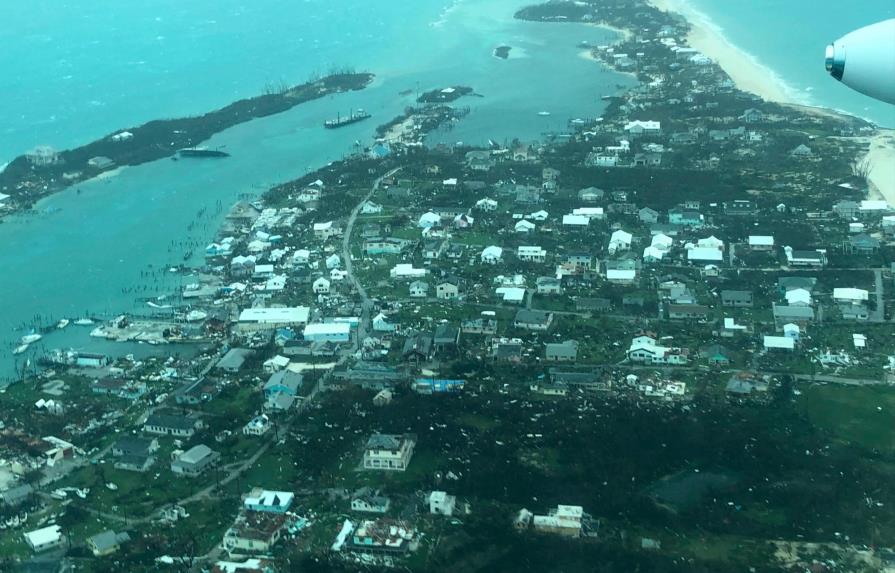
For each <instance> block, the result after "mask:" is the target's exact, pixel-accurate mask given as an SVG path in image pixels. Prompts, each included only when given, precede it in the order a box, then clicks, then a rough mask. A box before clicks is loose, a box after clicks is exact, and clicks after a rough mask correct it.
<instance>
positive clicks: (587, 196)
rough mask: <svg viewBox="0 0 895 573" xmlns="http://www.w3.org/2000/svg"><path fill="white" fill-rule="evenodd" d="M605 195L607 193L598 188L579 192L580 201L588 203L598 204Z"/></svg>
mask: <svg viewBox="0 0 895 573" xmlns="http://www.w3.org/2000/svg"><path fill="white" fill-rule="evenodd" d="M605 194H606V192H605V191H603V190H602V189H599V188H597V187H585V188H584V189H582V190H580V191H578V199H580V200H581V201H584V202H586V203H596V202H597V201H602V200H603V196H604V195H605Z"/></svg>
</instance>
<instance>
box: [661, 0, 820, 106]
mask: <svg viewBox="0 0 895 573" xmlns="http://www.w3.org/2000/svg"><path fill="white" fill-rule="evenodd" d="M647 2H648V3H649V4H650V5H651V6H653V7H654V8H656V9H657V10H661V11H663V12H673V13H675V14H678V15H680V16H681V17H682V18H683V19H684V20H686V21H687V23H688V24H689V25H690V32H689V33H688V34H687V43H688V44H689V45H690V47H692V48H695V49H697V50H699V51H700V52H702V53H703V54H704V55H705V56H707V57H709V58H711V59H712V60H714V61H715V63H716V64H718V65H719V66H720V67H721V69H723V70H724V72H725V73H726V74H727V75H728V76H730V79H731V80H732V81H733V82H734V83H735V84H736V86H737V88H739V89H741V90H743V91H745V92H749V93H752V94H755V95H757V96H759V97H761V98H762V99H764V100H766V101H770V102H774V103H779V104H788V105H789V104H794V105H799V106H805V107H810V106H806V105H805V103H804V102H800V101H798V100H797V99H796V98H795V97H794V96H793V95H792V90H791V89H790V88H789V87H788V86H786V84H785V83H783V81H782V80H781V79H780V78H779V76H777V74H776V73H775V72H774V71H773V70H771V69H770V68H768V67H767V66H765V65H763V64H761V63H760V62H759V61H758V60H757V59H756V58H755V57H754V56H753V55H751V54H749V53H747V52H746V51H744V50H743V49H741V48H739V47H737V46H735V45H734V44H732V43H731V42H730V41H729V40H728V39H727V38H726V37H725V36H724V35H723V34H722V33H721V32H720V31H718V30H716V29H714V28H713V27H712V26H711V25H710V24H709V22H708V21H707V20H706V16H705V14H703V13H701V12H699V11H697V10H696V9H695V8H693V7H692V6H690V5H689V4H688V3H687V2H685V1H682V0H647Z"/></svg>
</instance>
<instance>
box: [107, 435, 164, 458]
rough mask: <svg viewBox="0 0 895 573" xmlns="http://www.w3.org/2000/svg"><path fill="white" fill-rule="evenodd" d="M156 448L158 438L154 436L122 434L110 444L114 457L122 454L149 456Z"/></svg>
mask: <svg viewBox="0 0 895 573" xmlns="http://www.w3.org/2000/svg"><path fill="white" fill-rule="evenodd" d="M156 450H158V440H157V439H155V438H141V437H140V436H123V437H121V438H118V440H117V441H116V442H115V443H114V444H113V445H112V455H113V456H115V457H116V458H120V457H122V456H150V455H152V454H153V453H155V451H156Z"/></svg>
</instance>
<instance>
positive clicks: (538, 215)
mask: <svg viewBox="0 0 895 573" xmlns="http://www.w3.org/2000/svg"><path fill="white" fill-rule="evenodd" d="M549 216H550V213H548V212H547V211H544V210H543V209H541V210H540V211H535V212H534V213H532V214H530V215H529V216H528V218H529V219H531V220H532V221H546V220H547V217H549Z"/></svg>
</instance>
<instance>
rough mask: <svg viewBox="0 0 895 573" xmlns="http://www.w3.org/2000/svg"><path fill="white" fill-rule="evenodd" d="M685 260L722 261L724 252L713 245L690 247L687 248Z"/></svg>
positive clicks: (701, 261)
mask: <svg viewBox="0 0 895 573" xmlns="http://www.w3.org/2000/svg"><path fill="white" fill-rule="evenodd" d="M687 260H688V261H690V262H697V263H705V262H713V263H720V262H723V261H724V253H723V252H722V251H721V250H719V249H716V248H714V247H692V248H690V249H687Z"/></svg>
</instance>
